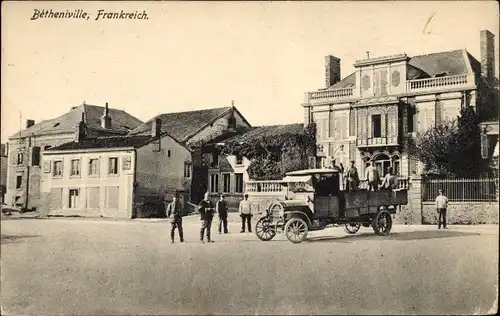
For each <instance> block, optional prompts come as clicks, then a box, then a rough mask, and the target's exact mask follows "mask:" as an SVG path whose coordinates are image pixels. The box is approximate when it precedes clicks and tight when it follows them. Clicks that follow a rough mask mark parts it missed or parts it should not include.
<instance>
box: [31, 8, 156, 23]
mask: <svg viewBox="0 0 500 316" xmlns="http://www.w3.org/2000/svg"><path fill="white" fill-rule="evenodd" d="M90 18H92V19H93V20H95V21H97V20H107V19H108V20H147V19H149V17H148V14H147V13H146V10H142V12H141V11H135V12H125V11H123V10H120V12H107V11H105V10H97V13H96V15H95V17H91V15H90V14H88V13H87V12H85V11H84V10H81V9H78V10H65V11H54V10H52V9H42V10H39V9H34V10H33V16H32V17H31V20H38V19H84V20H89V19H90Z"/></svg>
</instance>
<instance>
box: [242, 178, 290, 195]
mask: <svg viewBox="0 0 500 316" xmlns="http://www.w3.org/2000/svg"><path fill="white" fill-rule="evenodd" d="M285 183H286V182H284V181H282V180H265V181H248V182H246V183H245V193H248V194H252V193H271V194H272V193H275V194H281V193H282V192H283V189H284V186H283V185H284V184H285Z"/></svg>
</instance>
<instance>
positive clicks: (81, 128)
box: [75, 112, 87, 143]
mask: <svg viewBox="0 0 500 316" xmlns="http://www.w3.org/2000/svg"><path fill="white" fill-rule="evenodd" d="M86 137H87V124H85V113H83V112H82V119H81V121H80V122H78V124H76V128H75V143H79V142H81V141H82V140H85V138H86Z"/></svg>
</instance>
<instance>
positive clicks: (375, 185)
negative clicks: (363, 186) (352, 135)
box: [332, 160, 398, 191]
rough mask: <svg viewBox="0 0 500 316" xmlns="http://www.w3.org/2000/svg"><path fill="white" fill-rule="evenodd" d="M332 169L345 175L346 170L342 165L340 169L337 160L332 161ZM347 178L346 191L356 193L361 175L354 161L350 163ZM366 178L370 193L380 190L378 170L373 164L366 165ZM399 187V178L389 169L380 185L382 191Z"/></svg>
mask: <svg viewBox="0 0 500 316" xmlns="http://www.w3.org/2000/svg"><path fill="white" fill-rule="evenodd" d="M332 169H336V170H339V171H340V172H341V173H342V174H343V173H344V170H343V169H344V168H343V166H342V164H341V166H340V167H338V166H337V165H336V164H335V160H333V161H332ZM345 177H346V190H347V191H356V190H357V189H358V187H359V182H360V181H359V175H358V169H357V168H356V167H355V165H354V161H353V160H352V161H351V162H350V166H349V168H348V169H347V172H346V173H345ZM365 178H366V180H367V182H368V190H369V191H377V190H378V189H379V183H380V176H379V172H378V169H377V168H375V167H374V166H373V165H372V164H371V163H367V164H366V170H365ZM397 187H398V181H397V177H396V176H395V175H394V171H393V169H392V167H389V168H388V169H387V174H386V175H385V176H384V178H383V179H382V183H380V188H382V189H396V188H397Z"/></svg>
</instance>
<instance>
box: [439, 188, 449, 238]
mask: <svg viewBox="0 0 500 316" xmlns="http://www.w3.org/2000/svg"><path fill="white" fill-rule="evenodd" d="M447 207H448V198H447V197H446V196H444V195H443V190H441V189H440V190H439V195H438V196H437V197H436V211H437V212H438V213H439V218H438V229H441V223H443V228H444V229H448V227H447V226H446V208H447Z"/></svg>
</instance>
